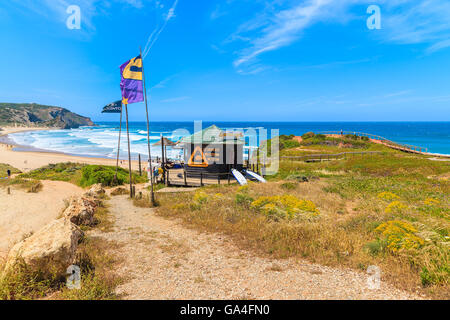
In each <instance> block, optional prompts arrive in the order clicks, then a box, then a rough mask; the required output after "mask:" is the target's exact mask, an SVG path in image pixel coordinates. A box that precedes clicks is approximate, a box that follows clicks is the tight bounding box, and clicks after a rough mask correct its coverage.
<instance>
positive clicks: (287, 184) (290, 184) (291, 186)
mask: <svg viewBox="0 0 450 320" xmlns="http://www.w3.org/2000/svg"><path fill="white" fill-rule="evenodd" d="M297 187H298V184H297V183H293V182H285V183H283V184H282V185H281V188H283V189H285V190H294V189H297Z"/></svg>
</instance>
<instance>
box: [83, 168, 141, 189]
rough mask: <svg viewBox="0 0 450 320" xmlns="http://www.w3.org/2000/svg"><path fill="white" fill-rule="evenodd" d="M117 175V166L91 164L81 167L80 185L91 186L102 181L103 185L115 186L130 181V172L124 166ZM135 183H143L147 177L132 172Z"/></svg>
mask: <svg viewBox="0 0 450 320" xmlns="http://www.w3.org/2000/svg"><path fill="white" fill-rule="evenodd" d="M115 175H116V167H111V166H99V165H89V166H85V167H83V168H82V169H81V180H80V185H81V186H82V187H89V186H92V185H94V184H98V183H101V184H102V186H103V187H115V186H119V185H123V184H125V183H129V182H130V180H129V172H128V170H125V169H123V168H119V169H118V171H117V178H116V177H115ZM132 179H133V182H134V183H143V182H145V181H146V178H145V177H141V176H139V175H137V174H135V173H133V174H132Z"/></svg>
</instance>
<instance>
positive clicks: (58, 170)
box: [20, 162, 85, 185]
mask: <svg viewBox="0 0 450 320" xmlns="http://www.w3.org/2000/svg"><path fill="white" fill-rule="evenodd" d="M83 167H85V165H84V164H79V163H71V162H67V163H58V164H49V165H48V166H45V167H42V168H39V169H36V170H33V171H31V172H28V173H24V174H21V175H20V177H22V178H31V179H38V180H53V181H64V182H70V183H73V184H76V185H80V182H81V169H82V168H83Z"/></svg>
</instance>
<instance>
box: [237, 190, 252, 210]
mask: <svg viewBox="0 0 450 320" xmlns="http://www.w3.org/2000/svg"><path fill="white" fill-rule="evenodd" d="M253 201H254V199H253V198H252V197H250V196H249V195H247V194H245V193H238V194H236V198H235V202H236V204H238V205H242V206H245V207H250V205H251V204H252V202H253Z"/></svg>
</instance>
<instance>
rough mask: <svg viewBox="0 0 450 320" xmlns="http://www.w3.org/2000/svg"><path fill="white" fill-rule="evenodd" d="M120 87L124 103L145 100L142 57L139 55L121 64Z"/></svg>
mask: <svg viewBox="0 0 450 320" xmlns="http://www.w3.org/2000/svg"><path fill="white" fill-rule="evenodd" d="M120 75H121V76H122V80H121V81H120V89H121V90H122V103H123V104H131V103H136V102H142V101H144V90H143V85H142V58H141V56H137V57H136V58H133V59H131V60H129V61H127V62H125V63H124V64H123V65H121V66H120Z"/></svg>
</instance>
